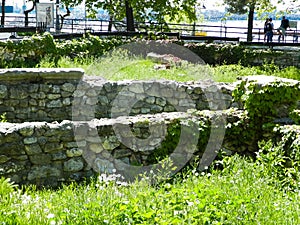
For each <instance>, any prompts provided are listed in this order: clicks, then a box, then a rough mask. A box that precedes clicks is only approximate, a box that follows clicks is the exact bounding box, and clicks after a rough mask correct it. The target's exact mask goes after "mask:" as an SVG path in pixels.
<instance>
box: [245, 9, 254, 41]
mask: <svg viewBox="0 0 300 225" xmlns="http://www.w3.org/2000/svg"><path fill="white" fill-rule="evenodd" d="M254 9H255V5H254V4H252V5H250V8H249V14H248V32H247V42H251V41H252V29H253V20H254Z"/></svg>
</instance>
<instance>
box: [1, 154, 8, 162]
mask: <svg viewBox="0 0 300 225" xmlns="http://www.w3.org/2000/svg"><path fill="white" fill-rule="evenodd" d="M9 160H10V158H9V157H7V156H6V155H0V164H2V163H5V162H7V161H9Z"/></svg>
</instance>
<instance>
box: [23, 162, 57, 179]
mask: <svg viewBox="0 0 300 225" xmlns="http://www.w3.org/2000/svg"><path fill="white" fill-rule="evenodd" d="M60 175H61V171H60V170H59V169H57V168H55V167H52V166H50V165H40V166H33V167H32V169H31V170H30V172H29V173H28V177H27V179H28V180H29V181H32V180H39V179H41V178H49V177H60Z"/></svg>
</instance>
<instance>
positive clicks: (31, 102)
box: [0, 69, 300, 187]
mask: <svg viewBox="0 0 300 225" xmlns="http://www.w3.org/2000/svg"><path fill="white" fill-rule="evenodd" d="M83 75H84V73H83V71H81V70H77V69H22V70H20V71H19V70H17V69H13V70H4V71H1V76H0V81H1V83H0V97H1V98H0V99H1V112H2V113H7V114H6V115H7V119H8V120H9V122H6V123H0V176H4V177H9V178H11V179H12V180H13V181H14V182H16V183H18V184H37V185H38V186H52V187H55V186H57V185H59V184H60V183H61V182H68V181H73V180H76V181H79V180H82V179H85V178H86V177H90V176H93V175H95V173H119V174H122V175H123V176H124V177H125V178H127V179H129V180H131V179H134V178H135V177H136V175H137V174H140V173H144V172H150V171H155V170H156V169H160V167H162V163H163V161H162V160H159V159H161V158H165V157H167V156H169V157H170V159H171V160H172V161H173V163H174V165H175V166H176V167H177V169H176V170H175V171H173V172H177V171H178V170H180V169H182V168H183V167H184V166H186V165H187V164H188V163H189V162H190V161H191V160H193V159H194V158H197V157H200V158H201V161H200V166H199V169H200V170H201V169H203V168H205V167H206V166H207V165H210V163H211V162H212V161H213V160H214V158H215V157H216V155H217V154H218V152H219V150H220V149H222V150H224V151H225V152H226V154H232V153H234V152H239V153H242V154H254V152H255V151H256V150H257V148H256V147H255V146H254V145H253V144H255V143H257V141H258V140H259V139H261V138H264V137H268V138H272V135H273V134H272V132H271V129H269V130H268V129H266V127H265V126H264V125H265V124H263V122H264V120H260V121H261V122H262V123H261V124H259V126H258V125H257V121H258V119H262V118H264V117H265V116H266V118H268V120H266V122H267V123H268V127H269V126H270V122H272V123H273V122H274V121H275V119H278V118H280V119H284V118H283V117H286V116H288V115H289V112H290V110H292V107H291V106H292V105H294V104H296V103H297V101H298V103H299V100H300V99H299V96H300V93H299V90H300V83H299V82H298V81H293V80H288V79H277V78H270V77H263V76H257V77H252V78H249V77H248V78H245V79H243V80H241V81H240V82H237V83H235V84H232V85H227V84H222V83H218V84H216V83H213V82H208V81H206V82H198V83H192V82H191V83H177V82H171V81H155V82H154V81H147V82H144V81H131V82H130V81H123V82H108V81H104V80H102V79H99V78H94V77H85V76H83ZM274 85H275V86H278V87H279V89H280V93H281V94H282V95H285V94H287V95H286V96H287V97H284V99H283V100H281V98H278V99H273V101H271V99H272V98H274V95H276V88H274V87H275V86H274ZM235 87H239V89H238V90H237V89H235ZM269 87H270V88H271V90H272V92H269V91H268V90H269V89H268V88H269ZM233 92H235V95H236V96H237V97H238V98H237V99H238V101H236V102H234V101H233V98H232V93H233ZM289 93H292V95H290V94H289ZM253 96H255V98H257V97H259V99H261V101H262V102H265V103H263V104H265V105H266V107H262V109H264V110H265V111H264V112H266V113H263V114H258V115H259V117H257V116H256V115H251V114H250V112H251V110H249V108H248V109H247V107H249V105H251V104H252V101H254V100H255V98H253ZM250 103H251V104H250ZM255 103H257V104H259V102H258V101H256V100H255ZM272 104H274V105H272ZM275 106H276V109H284V110H279V111H280V112H274V114H273V115H272V118H270V116H268V115H271V114H268V112H269V113H271V112H273V110H272V108H274V107H275ZM298 108H300V105H299V104H298ZM266 110H267V111H266ZM172 111H177V112H172ZM283 111H284V112H285V113H284V114H283V113H282V112H283ZM38 115H41V116H38ZM287 121H290V120H287Z"/></svg>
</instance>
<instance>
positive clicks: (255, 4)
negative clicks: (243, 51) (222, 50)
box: [224, 0, 296, 42]
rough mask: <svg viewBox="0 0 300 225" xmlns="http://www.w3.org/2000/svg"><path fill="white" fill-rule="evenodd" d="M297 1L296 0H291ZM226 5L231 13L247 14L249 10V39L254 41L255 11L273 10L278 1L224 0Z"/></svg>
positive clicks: (281, 1) (282, 2) (260, 12)
mask: <svg viewBox="0 0 300 225" xmlns="http://www.w3.org/2000/svg"><path fill="white" fill-rule="evenodd" d="M291 1H292V2H295V1H296V0H291ZM224 3H225V5H227V6H228V11H229V12H230V13H237V14H245V13H247V12H248V32H247V41H248V42H250V41H252V29H253V20H254V12H255V11H257V12H258V14H262V13H263V12H271V11H274V10H275V9H276V7H275V5H274V4H272V3H276V2H274V1H272V0H224ZM277 3H278V4H279V3H281V4H285V2H284V1H283V0H277Z"/></svg>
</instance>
